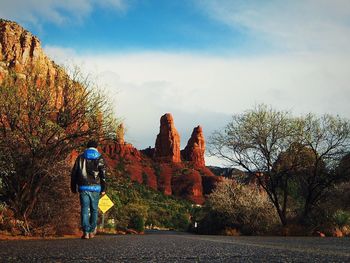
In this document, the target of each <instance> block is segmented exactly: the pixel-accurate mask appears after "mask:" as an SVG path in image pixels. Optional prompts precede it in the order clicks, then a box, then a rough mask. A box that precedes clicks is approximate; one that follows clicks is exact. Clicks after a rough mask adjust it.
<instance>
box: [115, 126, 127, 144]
mask: <svg viewBox="0 0 350 263" xmlns="http://www.w3.org/2000/svg"><path fill="white" fill-rule="evenodd" d="M124 133H125V129H124V124H123V123H121V124H119V125H118V128H117V132H116V134H117V138H116V139H117V143H119V144H124V143H125V141H124Z"/></svg>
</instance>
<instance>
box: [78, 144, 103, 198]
mask: <svg viewBox="0 0 350 263" xmlns="http://www.w3.org/2000/svg"><path fill="white" fill-rule="evenodd" d="M77 186H78V190H79V191H82V190H83V189H84V188H86V187H90V188H91V189H94V187H98V192H99V187H100V186H101V190H100V191H101V192H105V191H106V167H105V162H104V160H103V157H102V156H101V154H100V153H99V152H98V151H97V149H95V148H88V149H86V150H85V151H84V153H83V154H81V155H79V156H78V158H77V159H76V160H75V164H74V166H73V169H72V173H71V191H72V192H73V193H76V192H77ZM91 191H94V190H91Z"/></svg>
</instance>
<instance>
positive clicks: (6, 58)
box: [0, 19, 69, 109]
mask: <svg viewBox="0 0 350 263" xmlns="http://www.w3.org/2000/svg"><path fill="white" fill-rule="evenodd" d="M10 72H15V73H16V76H17V77H18V78H22V79H26V78H27V76H28V75H34V76H36V77H37V82H36V83H45V85H46V84H48V85H49V87H52V89H54V93H53V98H52V103H53V104H54V105H55V106H56V108H57V109H59V108H61V105H62V97H63V91H62V84H63V83H64V82H65V81H67V80H69V77H68V75H67V73H66V72H65V71H64V70H63V69H62V68H60V67H59V66H58V65H56V64H55V63H54V62H53V61H51V60H50V59H49V58H48V57H47V56H46V55H45V53H44V51H43V49H42V47H41V44H40V41H39V39H38V38H37V37H36V36H34V35H32V34H31V33H30V32H29V31H27V30H25V29H24V28H23V27H21V26H20V25H18V24H17V23H15V22H11V21H7V20H3V19H0V83H1V82H2V81H3V79H4V78H5V76H6V75H8V74H9V73H10ZM38 85H39V84H38Z"/></svg>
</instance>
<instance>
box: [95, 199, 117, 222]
mask: <svg viewBox="0 0 350 263" xmlns="http://www.w3.org/2000/svg"><path fill="white" fill-rule="evenodd" d="M112 206H114V203H113V202H112V200H111V199H110V198H109V197H108V196H107V195H104V196H102V197H101V198H100V200H99V202H98V208H100V210H101V212H102V228H104V227H105V213H106V212H107V211H108V210H109V209H110V208H111V207H112Z"/></svg>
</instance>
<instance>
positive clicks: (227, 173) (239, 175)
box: [207, 166, 255, 184]
mask: <svg viewBox="0 0 350 263" xmlns="http://www.w3.org/2000/svg"><path fill="white" fill-rule="evenodd" d="M207 168H209V170H210V171H212V173H213V174H215V175H216V176H220V177H224V178H228V179H232V180H235V181H237V182H240V183H242V184H250V183H252V182H254V181H255V177H254V176H252V175H250V174H248V173H246V172H244V171H242V170H239V169H237V168H230V167H219V166H207Z"/></svg>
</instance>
